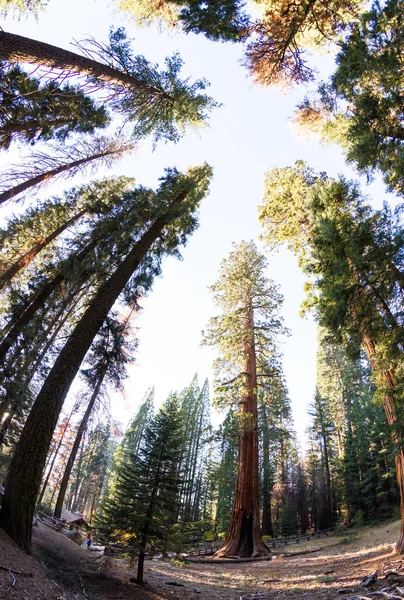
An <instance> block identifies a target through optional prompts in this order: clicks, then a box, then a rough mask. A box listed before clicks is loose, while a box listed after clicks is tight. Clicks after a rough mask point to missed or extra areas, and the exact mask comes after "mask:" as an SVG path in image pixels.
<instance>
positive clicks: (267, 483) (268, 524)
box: [261, 405, 274, 537]
mask: <svg viewBox="0 0 404 600" xmlns="http://www.w3.org/2000/svg"><path fill="white" fill-rule="evenodd" d="M261 412H262V472H263V477H262V528H261V531H262V535H270V536H271V537H272V536H273V535H274V531H273V527H272V514H271V490H272V485H273V481H271V473H270V469H271V465H270V464H269V435H268V422H267V413H266V410H265V406H264V405H262V406H261Z"/></svg>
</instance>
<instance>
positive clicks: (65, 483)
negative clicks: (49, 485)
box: [53, 368, 106, 519]
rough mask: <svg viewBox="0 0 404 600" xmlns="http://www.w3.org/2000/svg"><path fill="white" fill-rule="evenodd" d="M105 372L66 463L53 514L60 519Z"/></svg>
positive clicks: (95, 390)
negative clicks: (71, 476) (72, 473)
mask: <svg viewBox="0 0 404 600" xmlns="http://www.w3.org/2000/svg"><path fill="white" fill-rule="evenodd" d="M105 373H106V368H105V369H104V370H103V372H102V373H101V374H100V376H99V377H98V381H97V383H96V386H95V388H94V390H93V393H92V394H91V398H90V401H89V403H88V405H87V409H86V412H85V413H84V416H83V418H82V420H81V423H80V425H79V428H78V430H77V434H76V438H75V440H74V443H73V446H72V449H71V451H70V456H69V458H68V461H67V463H66V467H65V472H64V474H63V478H62V482H61V484H60V488H59V495H58V497H57V500H56V506H55V510H54V512H53V516H54V517H55V518H56V519H60V517H61V515H62V508H63V503H64V500H65V495H66V490H67V486H68V484H69V479H70V474H71V472H72V469H73V465H74V461H75V460H76V456H77V452H78V451H79V448H80V444H81V440H82V439H83V435H84V432H85V430H86V428H87V423H88V420H89V418H90V416H91V413H92V410H93V408H94V404H95V401H96V400H97V398H98V395H99V393H100V389H101V386H102V382H103V381H104V377H105Z"/></svg>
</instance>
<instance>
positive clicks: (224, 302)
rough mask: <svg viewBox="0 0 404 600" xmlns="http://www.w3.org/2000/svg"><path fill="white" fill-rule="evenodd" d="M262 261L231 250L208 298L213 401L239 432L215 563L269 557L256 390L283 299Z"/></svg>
mask: <svg viewBox="0 0 404 600" xmlns="http://www.w3.org/2000/svg"><path fill="white" fill-rule="evenodd" d="M265 267H266V261H265V258H264V257H263V256H262V255H261V254H259V252H258V251H257V249H256V247H255V245H254V244H253V242H250V243H246V242H242V243H240V244H239V245H237V246H235V249H234V251H233V252H232V253H231V254H230V256H229V258H228V259H226V260H224V261H223V262H222V265H221V269H220V275H219V279H218V280H217V282H216V283H215V284H214V285H213V286H212V292H213V298H214V301H215V303H216V304H217V305H218V307H219V308H220V309H221V311H222V312H221V314H220V315H219V316H217V317H214V318H212V319H211V320H210V322H209V325H208V328H207V330H206V331H205V332H204V334H203V335H204V343H206V344H208V345H214V346H216V347H217V348H218V350H219V357H218V359H217V360H216V361H215V376H216V401H217V403H218V404H219V405H221V406H232V407H235V406H236V407H238V411H237V414H238V417H239V419H238V422H239V431H240V443H239V459H238V474H237V486H236V492H235V497H234V503H233V511H232V516H231V520H230V525H229V529H228V532H227V535H226V538H225V541H224V544H223V546H222V548H221V549H220V550H219V552H218V553H217V556H218V557H226V556H234V555H237V556H240V557H258V556H266V555H269V553H270V551H269V548H267V546H266V545H265V544H264V542H263V541H262V538H261V532H260V519H259V478H258V415H257V390H258V388H259V386H260V383H261V381H265V382H268V380H270V378H271V377H272V376H273V375H274V373H273V369H272V366H271V358H272V357H273V356H274V354H276V353H277V348H276V338H277V337H278V336H279V335H280V334H282V333H284V328H283V325H282V320H281V318H280V317H279V308H280V306H281V303H282V297H281V295H280V294H279V292H278V289H277V286H276V285H275V284H274V282H273V281H271V280H269V279H267V278H266V277H265V275H264V271H265Z"/></svg>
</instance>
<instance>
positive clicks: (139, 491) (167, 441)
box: [104, 396, 183, 584]
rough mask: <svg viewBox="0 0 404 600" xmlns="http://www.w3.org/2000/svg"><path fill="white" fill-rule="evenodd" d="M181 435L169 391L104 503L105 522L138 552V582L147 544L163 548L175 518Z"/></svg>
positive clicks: (178, 415)
mask: <svg viewBox="0 0 404 600" xmlns="http://www.w3.org/2000/svg"><path fill="white" fill-rule="evenodd" d="M182 435H183V423H182V420H181V411H180V407H179V403H178V400H177V398H176V397H175V396H170V397H169V399H168V400H167V401H166V403H165V404H164V405H163V407H162V408H161V409H160V411H159V412H158V413H157V415H156V416H155V417H154V419H153V420H152V422H151V423H150V425H149V426H148V427H147V428H146V431H145V435H144V442H143V444H142V446H141V449H140V452H139V455H138V456H133V455H131V456H130V458H131V460H130V462H129V463H128V464H125V465H122V466H121V467H120V468H119V470H118V476H117V482H116V486H115V490H114V496H113V497H110V498H109V499H108V500H107V502H106V504H105V506H104V514H105V517H104V519H106V525H107V528H108V529H109V530H110V531H112V532H115V535H118V536H119V532H121V533H122V534H124V537H125V539H126V544H127V545H128V546H129V547H130V549H131V552H132V553H133V554H134V553H135V552H137V553H138V568H137V577H136V581H137V583H140V584H143V570H144V560H145V554H146V547H147V546H148V545H149V544H150V545H151V546H152V547H153V548H154V549H155V550H157V549H163V550H165V549H166V548H167V536H168V534H169V531H170V526H171V525H173V524H174V521H173V515H175V507H176V503H177V495H178V491H179V487H180V484H181V479H180V478H179V476H178V475H179V473H178V467H179V462H180V455H181V447H182ZM174 519H175V517H174Z"/></svg>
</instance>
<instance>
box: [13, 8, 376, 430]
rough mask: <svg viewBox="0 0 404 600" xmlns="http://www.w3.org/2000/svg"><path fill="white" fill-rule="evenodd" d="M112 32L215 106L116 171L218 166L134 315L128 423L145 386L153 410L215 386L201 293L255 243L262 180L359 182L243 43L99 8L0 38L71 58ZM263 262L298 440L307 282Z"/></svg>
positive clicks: (151, 179) (323, 60)
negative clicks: (178, 245)
mask: <svg viewBox="0 0 404 600" xmlns="http://www.w3.org/2000/svg"><path fill="white" fill-rule="evenodd" d="M111 25H112V26H117V27H118V26H125V27H126V28H127V30H128V34H129V36H130V37H131V38H132V37H133V38H135V41H134V49H135V52H136V53H139V54H144V55H145V56H146V58H147V59H149V60H151V61H153V62H158V63H160V64H162V63H163V61H164V57H165V56H167V55H170V54H172V53H173V52H174V51H177V50H178V51H179V52H180V54H181V56H182V58H183V60H184V62H185V65H184V70H183V73H184V76H190V77H191V78H192V79H197V78H200V77H205V78H206V79H208V80H209V81H210V82H211V87H210V88H209V93H210V94H211V95H212V96H213V97H214V99H215V100H216V101H218V102H220V103H222V107H220V108H217V109H215V110H214V112H213V113H212V115H211V118H210V119H209V123H208V127H207V128H206V129H204V130H202V131H201V132H199V133H195V132H189V133H188V134H187V135H186V136H185V137H184V138H183V139H182V140H181V141H180V142H179V143H178V144H176V145H174V144H166V145H164V144H160V145H159V146H158V147H157V149H156V150H155V151H154V152H153V151H152V146H151V143H150V142H149V141H145V142H144V143H143V144H141V145H140V146H139V148H138V150H137V151H136V153H134V154H132V155H130V156H128V157H126V158H125V159H124V160H122V161H121V162H120V163H119V164H117V165H116V166H115V167H114V170H113V173H114V174H123V175H128V176H132V177H135V178H136V180H137V182H138V183H141V184H143V185H150V186H152V187H155V186H156V184H157V178H158V177H159V176H160V175H161V174H162V173H163V170H164V167H168V166H176V167H177V168H179V169H185V168H187V167H188V166H191V165H197V164H201V163H203V162H204V161H206V162H208V163H209V164H210V165H212V167H213V169H214V180H213V182H212V185H211V193H210V195H209V197H208V198H206V199H205V201H204V202H203V205H202V208H201V211H200V227H199V229H198V231H197V232H196V233H195V234H194V236H193V237H192V239H191V240H190V241H189V243H188V245H187V247H186V248H185V249H184V250H183V252H182V255H183V259H184V260H183V261H177V260H174V259H168V260H167V261H166V262H165V264H164V268H163V276H162V277H161V278H160V279H158V280H156V282H155V285H154V288H153V291H152V292H151V293H150V295H149V297H148V298H147V299H146V300H145V302H144V310H143V311H142V314H141V316H140V317H139V318H138V321H137V326H138V328H139V330H138V335H139V339H140V346H139V351H138V355H137V361H136V364H135V365H134V366H133V367H131V369H130V377H129V379H128V380H127V383H126V392H125V401H124V402H123V401H122V399H120V398H118V397H113V405H114V414H115V415H116V416H118V417H119V418H121V419H123V420H125V419H127V418H128V417H129V416H130V415H131V414H133V412H134V411H135V410H136V407H137V406H138V403H139V401H140V400H141V398H142V396H143V394H144V392H145V389H146V388H147V387H149V386H152V385H154V386H155V387H156V399H157V403H158V404H159V403H161V402H162V401H163V400H164V399H165V398H166V397H167V395H168V393H169V392H170V391H171V390H180V389H182V388H183V387H185V386H186V385H187V384H188V383H190V381H191V379H192V377H193V375H194V373H195V372H197V373H198V374H199V377H200V382H201V383H202V381H203V380H204V379H205V377H209V379H210V380H211V364H212V360H213V358H214V353H213V351H212V350H211V349H208V348H201V347H200V341H201V333H200V332H201V330H202V329H203V328H204V327H205V325H206V323H207V321H208V319H209V318H210V317H211V316H213V315H214V314H215V310H216V309H215V308H214V306H213V305H212V302H211V297H210V293H209V290H208V286H209V285H211V284H212V283H214V281H215V280H216V278H217V275H218V269H219V264H220V261H221V260H222V259H223V258H225V257H226V256H227V255H228V253H229V252H230V251H231V249H232V242H236V243H237V242H240V241H241V240H243V239H244V240H250V239H254V240H255V241H257V239H258V237H259V235H260V227H259V224H258V221H257V205H258V204H259V203H260V202H261V199H262V196H263V180H264V174H265V171H267V170H268V169H269V168H271V167H275V166H287V165H291V164H293V163H294V162H295V160H297V159H303V160H305V161H307V162H308V163H309V164H310V166H312V167H313V168H314V169H316V170H322V171H326V172H327V173H328V174H329V175H331V176H336V175H337V174H338V173H344V174H345V175H346V176H347V177H349V178H353V177H354V178H358V177H357V175H356V174H355V172H354V171H353V170H352V169H351V168H348V167H347V166H346V165H345V163H344V159H343V156H342V154H341V152H340V150H339V149H338V148H337V147H336V146H328V147H323V146H320V145H319V144H318V142H317V141H315V140H312V141H308V140H305V139H303V138H299V137H298V136H297V135H296V132H295V131H294V130H293V127H292V126H291V122H290V117H291V116H292V114H293V110H294V107H295V105H296V104H297V102H298V101H299V100H300V99H301V98H303V96H304V94H305V93H306V91H307V90H305V89H304V88H297V89H295V90H293V91H289V92H288V93H284V92H281V91H279V90H274V89H267V88H266V89H265V88H260V87H257V86H255V85H254V84H253V83H252V82H251V80H249V79H248V77H247V73H246V71H245V69H244V67H243V66H242V65H241V59H242V49H241V47H239V46H236V45H232V44H222V43H214V42H209V41H208V40H206V39H205V38H204V37H203V36H195V35H189V36H184V35H182V34H174V33H172V32H170V33H167V32H159V31H157V30H154V29H136V28H135V27H134V26H133V25H132V24H131V22H130V19H129V18H128V17H127V16H126V15H124V14H123V13H119V12H118V11H117V9H116V8H115V7H114V5H113V3H110V2H107V1H105V0H96V1H95V0H80V1H79V0H69V2H68V1H67V0H66V1H64V2H62V1H61V0H51V1H50V3H49V5H48V7H47V9H46V10H45V11H44V12H42V13H40V14H39V17H38V20H37V21H35V20H34V19H32V18H24V17H23V18H21V19H20V20H15V19H12V18H7V19H3V23H2V26H3V28H4V29H5V30H6V31H10V32H13V33H19V34H21V35H26V36H28V37H33V38H37V39H40V40H43V41H46V42H48V43H51V44H54V45H58V46H62V47H66V48H70V49H72V48H71V46H69V44H70V42H71V41H72V40H74V39H76V40H80V39H84V38H86V37H89V36H93V37H94V38H96V39H97V40H100V41H106V40H107V36H108V30H109V27H110V26H111ZM313 60H314V62H315V63H317V66H318V67H319V68H320V69H321V71H322V72H323V73H327V71H329V70H330V68H332V57H330V56H328V57H317V58H316V57H314V59H313ZM110 173H111V172H110ZM104 174H106V173H105V172H104V171H102V172H100V173H99V174H98V176H99V177H101V176H102V175H104ZM71 185H73V183H72V181H70V182H66V183H64V187H65V188H67V187H70V186H71ZM52 191H53V190H52ZM367 193H372V195H373V197H374V198H375V201H376V203H377V205H379V204H380V203H381V201H382V200H383V197H384V191H383V186H382V185H381V184H380V182H375V183H374V184H372V186H370V187H368V190H367ZM267 257H268V261H269V268H268V276H269V277H271V278H272V279H273V280H275V281H276V282H277V283H279V284H280V285H281V291H282V293H283V295H284V297H285V302H284V309H283V314H284V319H285V324H286V325H287V326H288V327H289V329H290V330H291V333H292V335H291V336H290V337H289V338H288V339H287V340H285V341H284V343H283V350H284V371H285V375H286V379H287V385H288V388H289V392H290V398H291V400H292V407H293V412H294V419H295V426H296V430H297V431H298V434H299V437H302V435H303V430H304V428H305V426H306V425H307V422H308V417H307V405H308V403H310V401H311V399H312V397H313V394H314V387H315V358H316V357H315V354H316V328H315V324H314V323H313V322H312V320H310V319H304V320H302V319H301V318H300V317H299V316H298V311H299V305H300V303H301V301H302V299H303V277H302V275H301V273H300V270H299V269H298V267H297V264H296V260H295V259H294V257H293V256H291V255H290V254H288V253H287V252H286V251H281V252H279V253H278V254H276V255H274V256H269V255H268V254H267Z"/></svg>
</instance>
